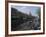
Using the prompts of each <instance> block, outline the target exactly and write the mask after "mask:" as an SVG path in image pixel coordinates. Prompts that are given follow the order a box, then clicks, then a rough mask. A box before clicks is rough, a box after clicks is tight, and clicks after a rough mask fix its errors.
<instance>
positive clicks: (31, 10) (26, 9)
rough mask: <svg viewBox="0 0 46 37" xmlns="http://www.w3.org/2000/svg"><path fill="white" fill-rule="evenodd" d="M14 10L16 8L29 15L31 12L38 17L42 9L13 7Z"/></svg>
mask: <svg viewBox="0 0 46 37" xmlns="http://www.w3.org/2000/svg"><path fill="white" fill-rule="evenodd" d="M12 7H13V8H16V9H17V10H19V11H21V12H23V13H26V14H28V15H29V12H31V14H32V15H33V16H38V15H37V14H36V12H37V11H38V9H39V8H40V7H36V6H12Z"/></svg>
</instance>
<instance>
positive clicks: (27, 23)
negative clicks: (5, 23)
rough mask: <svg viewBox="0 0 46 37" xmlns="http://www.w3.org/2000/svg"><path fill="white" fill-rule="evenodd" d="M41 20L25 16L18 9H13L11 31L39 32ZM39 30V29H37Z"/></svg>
mask: <svg viewBox="0 0 46 37" xmlns="http://www.w3.org/2000/svg"><path fill="white" fill-rule="evenodd" d="M38 20H39V18H38V17H35V16H32V15H31V12H29V15H27V14H24V13H22V12H20V11H18V10H17V9H14V8H11V30H12V31H15V30H38V29H39V28H38V27H39V26H38V25H40V24H39V21H38ZM36 28H37V29H36Z"/></svg>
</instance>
